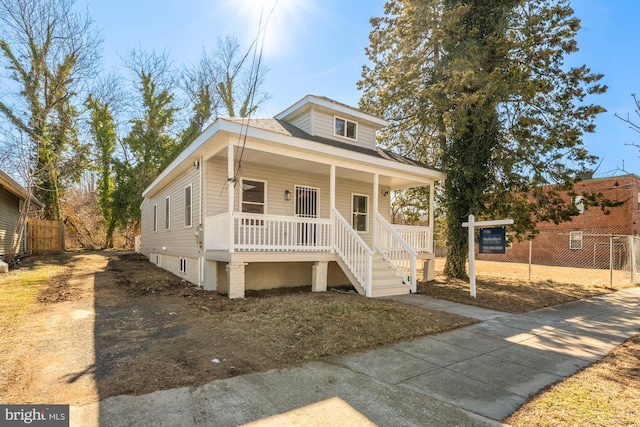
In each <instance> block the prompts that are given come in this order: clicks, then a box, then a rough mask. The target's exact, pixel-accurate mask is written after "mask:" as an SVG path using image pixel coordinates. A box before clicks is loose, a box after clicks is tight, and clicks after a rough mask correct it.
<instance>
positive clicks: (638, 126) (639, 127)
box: [615, 93, 640, 149]
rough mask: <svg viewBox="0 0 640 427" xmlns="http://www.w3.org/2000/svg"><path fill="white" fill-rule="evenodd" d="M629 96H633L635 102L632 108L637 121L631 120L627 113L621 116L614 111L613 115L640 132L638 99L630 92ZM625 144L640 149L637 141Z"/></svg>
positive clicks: (639, 105) (639, 102) (639, 101)
mask: <svg viewBox="0 0 640 427" xmlns="http://www.w3.org/2000/svg"><path fill="white" fill-rule="evenodd" d="M631 96H632V97H633V102H634V103H635V104H636V109H635V110H634V113H635V115H636V118H637V119H638V122H634V121H633V120H631V116H630V115H629V114H627V117H622V116H619V115H618V113H616V114H615V116H616V117H617V118H619V119H620V120H622V121H623V122H625V123H626V124H628V125H629V129H631V130H633V131H636V132H638V133H640V100H638V98H637V97H636V94H635V93H632V94H631ZM627 145H631V146H632V147H636V148H638V149H640V144H638V143H629V144H627Z"/></svg>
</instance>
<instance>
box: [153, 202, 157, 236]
mask: <svg viewBox="0 0 640 427" xmlns="http://www.w3.org/2000/svg"><path fill="white" fill-rule="evenodd" d="M156 231H158V205H153V232H154V233H155V232H156Z"/></svg>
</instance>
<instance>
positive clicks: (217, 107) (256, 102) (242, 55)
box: [181, 36, 268, 117]
mask: <svg viewBox="0 0 640 427" xmlns="http://www.w3.org/2000/svg"><path fill="white" fill-rule="evenodd" d="M252 48H253V46H252ZM251 52H252V49H251V48H250V49H248V50H247V51H246V52H243V51H242V50H241V47H240V44H239V43H238V40H237V39H236V38H235V37H231V36H227V37H225V38H219V39H218V43H217V47H216V49H214V50H211V51H209V52H207V51H206V50H203V51H202V55H201V56H200V60H199V61H198V63H197V64H195V65H193V66H191V67H185V68H184V69H183V72H182V79H181V86H182V88H183V90H184V91H185V92H186V93H187V95H188V97H189V98H190V99H191V101H192V103H194V104H196V103H198V102H201V99H202V98H201V94H202V93H203V92H205V91H206V92H208V93H210V97H211V100H210V102H211V106H212V114H213V115H214V116H215V117H217V116H220V115H226V116H229V117H248V116H250V115H251V114H253V113H254V112H255V111H256V110H257V109H258V108H259V107H260V105H261V104H262V103H263V102H265V101H266V100H267V99H268V95H267V94H266V93H264V92H263V91H262V90H261V88H262V86H263V85H264V79H265V75H266V72H267V71H266V69H265V68H264V67H261V66H259V58H258V57H257V56H255V55H254V56H252V55H251ZM205 88H206V89H205Z"/></svg>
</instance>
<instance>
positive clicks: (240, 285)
mask: <svg viewBox="0 0 640 427" xmlns="http://www.w3.org/2000/svg"><path fill="white" fill-rule="evenodd" d="M246 265H247V263H246V262H230V263H229V264H227V284H228V286H229V294H228V297H229V299H237V298H244V267H245V266H246Z"/></svg>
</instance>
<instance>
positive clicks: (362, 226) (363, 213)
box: [351, 194, 369, 233]
mask: <svg viewBox="0 0 640 427" xmlns="http://www.w3.org/2000/svg"><path fill="white" fill-rule="evenodd" d="M368 224H369V196H365V195H362V194H354V195H353V196H352V197H351V226H352V227H353V229H354V230H356V231H361V232H364V233H366V232H367V231H368Z"/></svg>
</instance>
